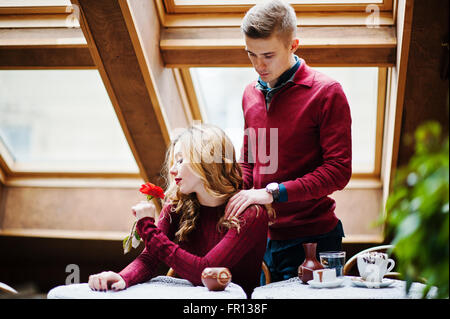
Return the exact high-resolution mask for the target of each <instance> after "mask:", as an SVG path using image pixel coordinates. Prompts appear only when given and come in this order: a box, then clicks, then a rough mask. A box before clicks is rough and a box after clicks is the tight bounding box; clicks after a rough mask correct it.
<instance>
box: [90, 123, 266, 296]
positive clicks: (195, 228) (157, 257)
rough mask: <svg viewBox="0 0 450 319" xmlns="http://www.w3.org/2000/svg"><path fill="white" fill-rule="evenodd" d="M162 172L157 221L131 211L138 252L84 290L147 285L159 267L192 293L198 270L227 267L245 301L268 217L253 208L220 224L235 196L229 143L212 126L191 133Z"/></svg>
mask: <svg viewBox="0 0 450 319" xmlns="http://www.w3.org/2000/svg"><path fill="white" fill-rule="evenodd" d="M165 171H166V175H167V177H166V179H167V182H168V187H167V189H166V197H165V205H164V206H163V209H162V211H161V214H160V216H157V213H156V209H155V206H154V205H153V204H152V203H140V204H138V205H136V206H134V207H133V209H132V212H133V214H134V215H135V216H136V218H137V220H138V222H137V226H136V229H137V231H138V233H139V235H140V236H141V238H143V240H144V241H145V249H144V250H143V252H142V253H141V254H140V255H139V256H138V257H137V258H136V259H135V260H134V261H133V262H132V263H131V264H129V265H128V266H127V267H126V268H125V269H123V270H122V271H121V272H119V273H118V274H117V273H114V272H103V273H100V274H97V275H93V276H90V277H89V286H90V287H91V289H94V290H104V291H106V290H107V289H113V290H121V289H125V288H127V287H130V286H132V285H135V284H137V283H141V282H145V281H148V280H149V279H151V278H152V277H153V276H155V271H156V269H157V266H158V263H159V262H164V263H165V264H166V265H168V266H169V267H171V268H173V269H174V270H175V272H176V273H177V274H178V275H179V276H180V277H181V278H184V279H187V280H189V281H190V282H191V283H193V284H194V285H201V284H202V283H201V273H202V271H203V269H204V268H205V267H227V268H229V269H230V271H231V273H232V278H233V282H234V283H236V284H238V285H240V286H241V287H242V288H243V289H244V290H245V292H246V293H247V295H248V296H250V294H251V292H252V291H253V289H254V288H255V287H256V286H258V283H259V277H260V274H261V264H262V260H263V256H264V251H265V248H266V239H267V232H268V222H269V213H270V214H272V210H271V208H270V207H267V208H266V207H264V206H259V205H252V206H250V207H248V208H247V209H246V210H245V211H244V212H243V214H241V215H240V216H239V218H234V219H231V220H229V219H226V218H225V215H224V212H225V206H226V205H227V202H228V199H229V198H231V197H232V196H233V195H234V194H236V193H237V192H239V190H241V189H242V173H241V169H240V166H239V164H238V162H237V161H236V156H235V151H234V148H233V145H232V143H231V141H230V139H229V138H228V137H227V136H226V134H225V133H224V132H223V131H222V130H221V129H219V128H217V127H215V126H210V125H202V126H193V127H190V128H189V129H187V130H186V131H184V132H183V133H182V134H181V135H179V136H178V138H176V139H175V140H174V141H173V142H172V144H171V145H170V147H169V149H168V151H167V156H166V163H165ZM158 217H160V218H159V220H158ZM155 220H158V221H157V222H155Z"/></svg>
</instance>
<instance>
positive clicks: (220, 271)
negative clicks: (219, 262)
mask: <svg viewBox="0 0 450 319" xmlns="http://www.w3.org/2000/svg"><path fill="white" fill-rule="evenodd" d="M230 281H231V272H230V271H229V270H228V268H226V267H207V268H205V269H203V272H202V283H203V285H204V286H205V287H206V288H208V290H210V291H221V290H225V288H226V287H227V286H228V284H229V283H230Z"/></svg>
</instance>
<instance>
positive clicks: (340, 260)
mask: <svg viewBox="0 0 450 319" xmlns="http://www.w3.org/2000/svg"><path fill="white" fill-rule="evenodd" d="M319 257H320V263H321V264H322V265H323V266H324V267H325V268H334V269H336V277H342V276H343V273H342V270H343V268H344V264H345V251H323V252H320V253H319Z"/></svg>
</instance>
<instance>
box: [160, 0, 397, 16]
mask: <svg viewBox="0 0 450 319" xmlns="http://www.w3.org/2000/svg"><path fill="white" fill-rule="evenodd" d="M177 2H178V4H177ZM205 2H206V1H205V0H163V3H164V7H165V9H166V12H167V13H232V12H233V13H236V12H240V13H243V12H246V11H247V10H248V9H250V8H251V7H252V6H253V5H254V4H255V3H256V2H255V1H245V0H242V1H235V2H236V4H211V3H209V4H208V3H207V4H205ZM290 2H291V5H292V7H293V8H294V9H295V11H296V12H305V11H316V12H336V11H365V10H366V8H367V6H369V5H376V6H377V7H379V10H380V11H392V8H393V0H383V1H382V2H381V3H377V2H376V1H372V3H370V2H369V3H364V2H353V3H352V1H347V3H345V2H344V3H335V4H333V3H326V4H315V3H314V2H313V1H309V2H311V3H301V2H305V1H290Z"/></svg>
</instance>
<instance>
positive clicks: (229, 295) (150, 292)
mask: <svg viewBox="0 0 450 319" xmlns="http://www.w3.org/2000/svg"><path fill="white" fill-rule="evenodd" d="M47 298H48V299H247V296H246V294H245V292H244V290H243V289H242V288H241V286H239V285H237V284H234V283H232V282H231V283H230V284H229V285H228V286H227V287H226V288H225V290H223V291H209V290H208V289H207V288H206V287H203V286H194V285H192V284H191V283H190V282H189V281H188V280H186V279H179V278H173V277H167V276H158V277H155V278H153V279H151V280H150V281H147V282H145V283H142V284H137V285H134V286H131V287H129V288H127V289H124V290H121V291H106V292H102V291H93V290H91V289H90V288H89V286H88V284H87V283H82V284H71V285H64V286H58V287H55V288H53V289H51V290H50V291H49V292H48V294H47Z"/></svg>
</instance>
